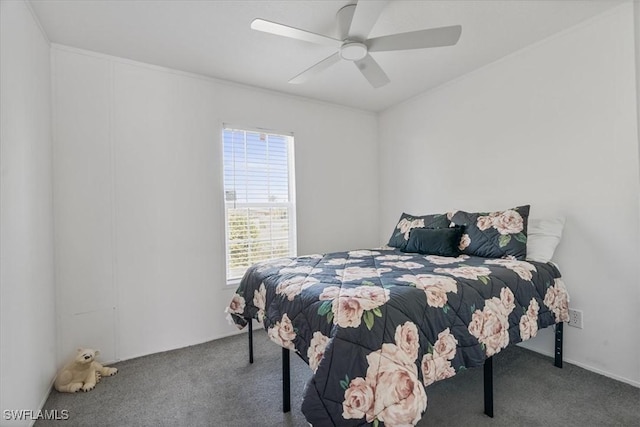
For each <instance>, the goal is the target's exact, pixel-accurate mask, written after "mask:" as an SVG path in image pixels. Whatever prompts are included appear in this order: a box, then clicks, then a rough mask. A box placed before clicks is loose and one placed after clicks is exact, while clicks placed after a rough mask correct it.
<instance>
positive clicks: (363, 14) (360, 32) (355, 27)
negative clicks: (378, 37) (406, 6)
mask: <svg viewBox="0 0 640 427" xmlns="http://www.w3.org/2000/svg"><path fill="white" fill-rule="evenodd" d="M387 3H389V1H388V0H359V1H358V4H357V5H356V10H355V12H354V13H353V19H352V20H351V26H350V27H349V39H353V40H360V41H364V40H366V39H367V36H368V35H369V33H370V32H371V29H372V28H373V26H374V25H375V23H376V21H377V20H378V17H379V16H380V13H381V12H382V9H384V8H385V6H386V5H387Z"/></svg>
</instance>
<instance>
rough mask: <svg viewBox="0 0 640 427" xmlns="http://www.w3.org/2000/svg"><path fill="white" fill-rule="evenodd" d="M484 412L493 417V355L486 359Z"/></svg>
mask: <svg viewBox="0 0 640 427" xmlns="http://www.w3.org/2000/svg"><path fill="white" fill-rule="evenodd" d="M484 413H485V414H487V415H488V416H490V417H491V418H493V356H491V357H489V358H487V359H486V360H485V361H484Z"/></svg>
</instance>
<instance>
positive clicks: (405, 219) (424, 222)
mask: <svg viewBox="0 0 640 427" xmlns="http://www.w3.org/2000/svg"><path fill="white" fill-rule="evenodd" d="M447 227H449V220H448V219H447V216H446V215H445V214H434V215H423V216H414V215H409V214H408V213H404V212H403V213H402V215H401V216H400V220H399V221H398V224H397V225H396V226H395V228H394V229H393V233H391V238H390V239H389V243H388V245H389V246H393V247H394V248H401V247H402V246H404V245H406V244H407V242H408V241H409V233H410V232H411V230H412V229H413V228H447Z"/></svg>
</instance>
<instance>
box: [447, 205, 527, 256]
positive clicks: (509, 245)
mask: <svg viewBox="0 0 640 427" xmlns="http://www.w3.org/2000/svg"><path fill="white" fill-rule="evenodd" d="M529 209H530V206H529V205H525V206H518V207H517V208H513V209H507V210H504V211H498V212H464V211H455V212H452V213H451V214H450V218H451V223H452V224H455V225H464V226H465V232H464V234H463V236H462V240H461V242H460V249H461V250H462V253H463V254H467V255H475V256H480V257H485V258H504V257H506V256H512V257H514V258H516V259H519V260H523V259H525V258H526V256H527V224H528V221H529Z"/></svg>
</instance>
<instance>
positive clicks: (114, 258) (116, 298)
mask: <svg viewBox="0 0 640 427" xmlns="http://www.w3.org/2000/svg"><path fill="white" fill-rule="evenodd" d="M114 74H115V63H114V62H113V61H109V101H108V102H109V108H108V114H109V116H108V119H107V120H108V126H107V128H108V132H109V134H108V140H109V155H110V159H109V163H110V165H109V166H110V169H111V189H110V190H111V191H110V199H111V200H109V202H110V203H111V286H112V292H113V297H112V298H113V299H112V301H113V307H112V309H113V310H112V313H113V353H114V358H115V360H116V361H117V360H120V345H119V343H120V339H119V338H120V311H119V310H118V307H119V306H120V295H119V292H118V277H117V274H118V251H117V242H118V235H117V234H118V233H117V207H116V148H115V138H114V108H115V102H114V99H115V81H114Z"/></svg>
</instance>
